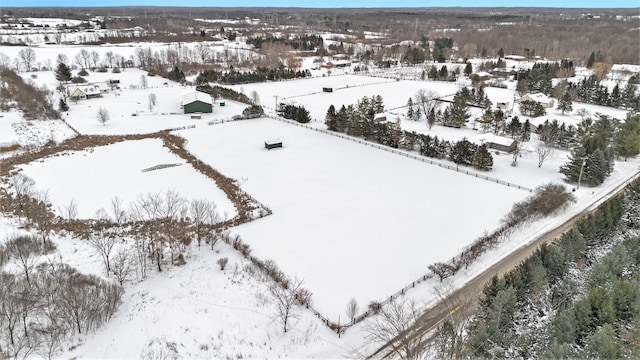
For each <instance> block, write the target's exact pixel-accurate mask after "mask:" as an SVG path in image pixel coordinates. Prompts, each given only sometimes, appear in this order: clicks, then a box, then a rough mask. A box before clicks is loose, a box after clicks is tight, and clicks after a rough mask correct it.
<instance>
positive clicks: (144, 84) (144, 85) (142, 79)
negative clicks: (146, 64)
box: [140, 74, 149, 89]
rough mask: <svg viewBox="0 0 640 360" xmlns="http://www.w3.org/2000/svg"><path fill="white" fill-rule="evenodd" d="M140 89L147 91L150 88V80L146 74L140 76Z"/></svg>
mask: <svg viewBox="0 0 640 360" xmlns="http://www.w3.org/2000/svg"><path fill="white" fill-rule="evenodd" d="M140 87H141V88H143V89H146V88H147V87H149V79H148V78H147V75H145V74H142V75H140Z"/></svg>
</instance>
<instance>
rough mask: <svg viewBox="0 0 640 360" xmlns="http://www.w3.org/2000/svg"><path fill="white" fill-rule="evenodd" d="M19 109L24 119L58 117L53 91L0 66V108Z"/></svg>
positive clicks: (5, 109)
mask: <svg viewBox="0 0 640 360" xmlns="http://www.w3.org/2000/svg"><path fill="white" fill-rule="evenodd" d="M12 108H17V109H18V110H20V111H21V112H22V114H23V116H24V118H25V119H28V120H45V119H59V118H60V114H59V113H58V112H57V111H56V110H55V108H54V106H53V91H51V90H48V89H47V88H42V89H39V88H36V87H35V86H33V85H31V84H27V83H25V82H24V80H23V79H22V77H20V75H18V74H17V73H16V72H15V71H12V70H9V69H8V68H5V67H2V66H0V109H1V110H3V111H7V110H9V109H12Z"/></svg>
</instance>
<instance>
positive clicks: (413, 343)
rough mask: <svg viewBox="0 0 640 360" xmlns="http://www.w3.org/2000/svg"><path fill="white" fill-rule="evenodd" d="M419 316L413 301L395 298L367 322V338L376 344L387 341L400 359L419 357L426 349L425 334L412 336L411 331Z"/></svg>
mask: <svg viewBox="0 0 640 360" xmlns="http://www.w3.org/2000/svg"><path fill="white" fill-rule="evenodd" d="M419 317H420V310H419V308H418V306H417V304H416V303H415V301H413V300H407V299H406V298H396V299H394V300H393V301H391V302H389V303H388V304H386V305H385V306H383V307H382V308H381V309H380V311H379V312H378V314H377V315H376V316H374V317H373V318H372V319H371V320H370V322H369V323H367V325H366V327H365V331H366V334H367V338H368V339H369V340H370V341H372V342H374V343H377V344H387V343H389V344H390V345H389V346H390V348H391V349H392V351H393V352H394V353H395V355H397V356H398V357H399V358H400V359H419V358H421V357H422V355H424V353H425V351H426V350H427V340H426V338H425V336H424V335H418V334H415V335H416V336H415V337H414V336H413V335H414V334H413V333H412V332H411V326H412V325H413V324H414V323H415V322H416V321H417V320H418V319H419Z"/></svg>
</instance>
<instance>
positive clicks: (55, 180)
mask: <svg viewBox="0 0 640 360" xmlns="http://www.w3.org/2000/svg"><path fill="white" fill-rule="evenodd" d="M160 164H179V166H175V167H169V168H164V169H159V170H153V171H147V172H142V171H141V170H144V169H147V168H150V167H153V166H156V165H160ZM22 169H23V171H22V173H23V174H25V175H27V176H29V177H31V178H33V179H34V180H35V181H36V184H37V185H36V187H37V188H39V190H48V192H49V196H50V198H51V202H52V204H54V209H55V210H57V211H58V212H59V213H58V214H59V215H62V214H63V213H64V208H66V207H68V206H69V204H70V203H71V202H72V201H73V202H75V203H76V205H77V209H78V218H80V219H88V218H92V217H94V214H96V212H97V211H98V210H100V209H103V210H105V211H106V212H107V213H110V209H111V200H112V199H113V198H115V197H119V198H120V199H121V200H122V204H124V205H125V208H128V204H131V203H132V202H135V201H136V199H137V198H138V196H140V195H146V194H148V193H151V194H156V193H160V194H162V195H164V193H165V192H166V191H168V190H175V191H177V192H178V193H179V194H180V195H181V196H183V197H185V198H187V199H189V200H191V199H200V198H205V199H207V200H211V201H214V202H215V203H216V204H217V211H218V213H219V215H220V217H221V218H223V219H224V218H231V217H233V216H235V215H236V210H235V207H234V206H233V204H232V203H231V201H229V199H228V198H227V196H226V194H225V193H224V192H223V191H222V190H220V189H219V188H218V187H217V186H216V184H215V183H214V182H212V181H211V179H209V178H207V177H206V176H204V175H202V174H201V173H199V172H197V171H195V170H194V169H193V168H192V167H191V165H189V164H187V163H185V161H184V160H182V159H181V158H179V157H178V156H177V155H174V154H173V153H171V152H170V151H169V150H168V149H167V148H165V147H163V145H162V141H161V140H158V139H147V140H139V141H126V142H122V143H116V144H113V145H110V146H102V147H96V148H92V149H87V150H84V151H80V152H74V153H72V154H65V155H64V156H55V157H51V158H47V159H41V160H39V161H36V162H33V163H30V164H27V165H25V166H23V167H22ZM61 209H62V210H63V211H60V210H61Z"/></svg>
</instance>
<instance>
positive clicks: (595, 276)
mask: <svg viewBox="0 0 640 360" xmlns="http://www.w3.org/2000/svg"><path fill="white" fill-rule="evenodd" d="M638 200H640V180H636V181H635V182H633V183H632V184H630V185H629V186H628V187H627V190H626V192H625V194H624V195H620V196H617V197H614V198H612V199H610V200H608V201H607V202H606V203H604V204H603V205H602V206H600V207H599V208H598V209H597V210H596V211H595V212H594V213H593V214H590V215H588V216H586V217H584V218H583V219H581V220H579V221H578V222H577V224H576V225H575V226H574V227H573V228H572V229H571V230H570V231H568V232H566V233H564V234H563V235H562V236H561V237H560V238H558V239H557V240H556V241H555V242H554V243H553V244H549V245H542V246H541V247H540V248H538V250H537V251H536V252H535V253H534V254H533V255H532V256H531V257H529V258H528V259H527V260H525V261H523V262H522V263H521V264H520V265H519V266H518V267H517V268H516V269H514V270H512V271H511V272H509V273H507V274H506V275H504V276H503V277H501V278H498V277H494V278H493V279H492V280H491V282H490V283H488V284H487V285H486V286H485V288H484V290H483V295H482V297H481V299H480V301H479V310H478V315H477V317H476V319H475V320H474V321H473V323H472V324H471V325H470V326H469V331H470V333H469V338H468V340H467V341H466V348H465V350H463V351H464V352H466V353H467V355H469V356H472V357H493V356H498V357H509V358H522V357H524V358H539V357H549V358H587V357H591V358H622V357H627V358H637V357H638V356H640V352H639V351H640V349H639V348H638V347H637V339H638V338H639V336H640V271H638V269H639V268H640V267H639V265H640V238H638V237H637V230H638V229H639V227H638V225H639V224H640V221H639V219H640V205H639V204H640V202H639V201H638ZM625 234H627V235H625ZM621 239H623V240H622V241H621ZM615 243H617V244H615ZM612 244H615V245H613V246H612ZM608 249H610V250H608ZM607 250H608V251H607ZM605 251H607V254H606V255H604V252H605ZM443 329H444V328H443ZM440 331H442V330H440Z"/></svg>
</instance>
